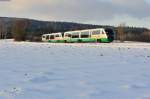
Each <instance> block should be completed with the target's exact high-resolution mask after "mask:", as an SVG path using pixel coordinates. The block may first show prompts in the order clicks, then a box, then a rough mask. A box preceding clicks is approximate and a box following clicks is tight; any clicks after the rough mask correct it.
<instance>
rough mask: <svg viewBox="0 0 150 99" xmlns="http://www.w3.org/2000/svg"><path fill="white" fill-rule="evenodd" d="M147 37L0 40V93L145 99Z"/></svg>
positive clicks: (36, 98)
mask: <svg viewBox="0 0 150 99" xmlns="http://www.w3.org/2000/svg"><path fill="white" fill-rule="evenodd" d="M149 78H150V43H140V42H125V43H115V42H114V43H33V42H13V41H12V40H0V99H150V91H149V90H150V79H149Z"/></svg>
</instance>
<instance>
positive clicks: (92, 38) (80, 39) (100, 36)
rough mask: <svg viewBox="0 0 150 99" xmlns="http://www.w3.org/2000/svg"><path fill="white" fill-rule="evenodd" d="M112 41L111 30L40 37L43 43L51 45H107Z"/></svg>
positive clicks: (83, 31) (71, 32)
mask: <svg viewBox="0 0 150 99" xmlns="http://www.w3.org/2000/svg"><path fill="white" fill-rule="evenodd" d="M113 40H114V31H113V30H112V29H103V28H97V29H87V30H79V31H68V32H65V33H61V32H59V33H51V34H44V35H42V41H43V42H51V43H88V42H101V43H109V42H112V41H113Z"/></svg>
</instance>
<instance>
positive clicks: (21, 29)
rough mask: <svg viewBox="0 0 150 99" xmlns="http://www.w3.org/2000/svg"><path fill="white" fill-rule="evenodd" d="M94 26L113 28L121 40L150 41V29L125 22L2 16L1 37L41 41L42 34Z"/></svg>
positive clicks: (0, 18)
mask: <svg viewBox="0 0 150 99" xmlns="http://www.w3.org/2000/svg"><path fill="white" fill-rule="evenodd" d="M93 28H112V29H114V31H115V33H116V39H117V40H120V41H125V40H128V41H143V42H150V30H149V29H147V28H138V27H127V26H125V25H124V24H120V25H119V26H118V27H113V26H104V25H91V24H80V23H73V22H49V21H37V20H31V19H22V18H6V17H0V39H6V38H14V40H16V41H26V40H28V41H41V35H42V34H47V33H56V32H66V31H72V30H82V29H93Z"/></svg>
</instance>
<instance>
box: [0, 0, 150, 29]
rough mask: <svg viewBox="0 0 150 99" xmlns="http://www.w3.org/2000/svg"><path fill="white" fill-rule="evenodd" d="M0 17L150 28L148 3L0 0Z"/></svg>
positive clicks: (130, 0) (132, 0) (142, 0)
mask: <svg viewBox="0 0 150 99" xmlns="http://www.w3.org/2000/svg"><path fill="white" fill-rule="evenodd" d="M0 16H3V17H5V16H6V17H21V18H31V19H38V20H45V21H67V22H78V23H87V24H97V25H114V26H117V25H119V24H121V23H125V24H126V25H127V26H138V27H147V28H149V29H150V0H10V1H4V0H0Z"/></svg>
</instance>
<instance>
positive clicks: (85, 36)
mask: <svg viewBox="0 0 150 99" xmlns="http://www.w3.org/2000/svg"><path fill="white" fill-rule="evenodd" d="M89 36H90V35H89V31H85V32H81V38H89Z"/></svg>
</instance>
